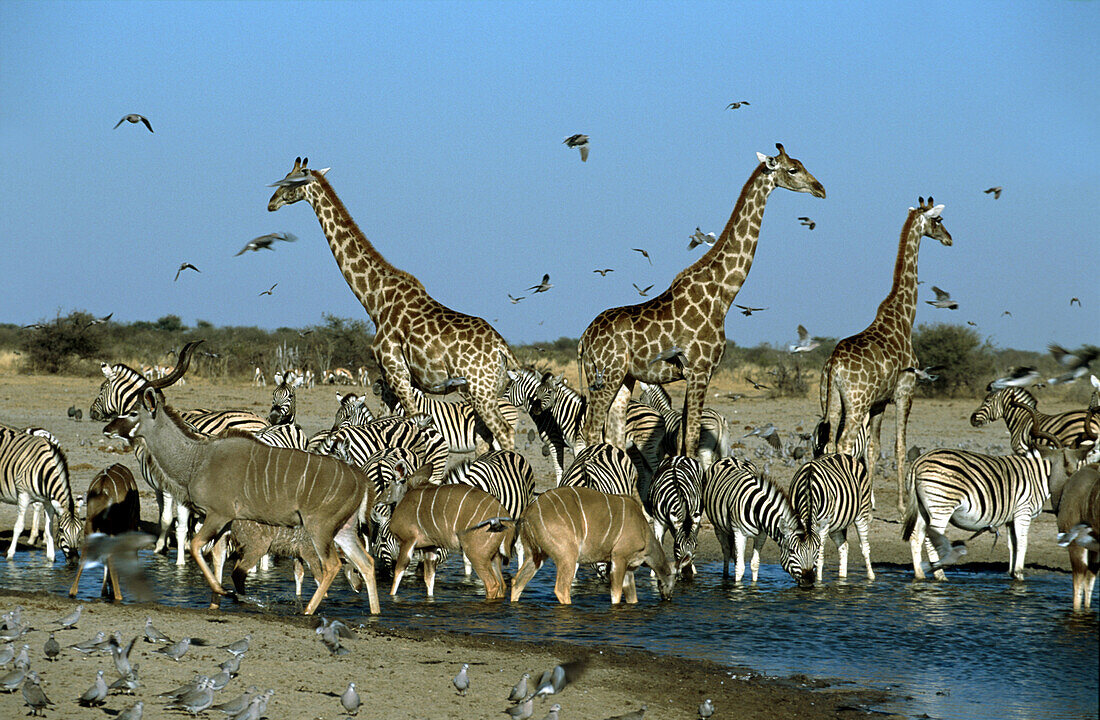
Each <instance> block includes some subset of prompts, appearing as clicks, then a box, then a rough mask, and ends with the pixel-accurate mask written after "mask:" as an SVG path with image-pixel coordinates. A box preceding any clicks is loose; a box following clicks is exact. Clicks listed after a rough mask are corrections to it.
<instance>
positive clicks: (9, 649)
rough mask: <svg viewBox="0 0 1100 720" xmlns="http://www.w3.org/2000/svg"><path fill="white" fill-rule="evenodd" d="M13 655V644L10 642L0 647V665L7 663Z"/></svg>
mask: <svg viewBox="0 0 1100 720" xmlns="http://www.w3.org/2000/svg"><path fill="white" fill-rule="evenodd" d="M13 657H15V646H14V645H12V644H11V643H8V644H6V645H4V647H2V648H0V665H7V664H8V663H10V662H11V660H12V658H13Z"/></svg>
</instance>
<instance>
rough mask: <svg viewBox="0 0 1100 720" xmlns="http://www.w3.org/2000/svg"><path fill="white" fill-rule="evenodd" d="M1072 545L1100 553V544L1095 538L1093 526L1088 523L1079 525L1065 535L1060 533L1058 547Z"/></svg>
mask: <svg viewBox="0 0 1100 720" xmlns="http://www.w3.org/2000/svg"><path fill="white" fill-rule="evenodd" d="M1070 545H1080V546H1081V547H1083V548H1085V549H1086V550H1091V551H1093V552H1098V551H1100V543H1098V542H1097V540H1096V538H1095V537H1094V536H1093V534H1092V526H1091V525H1089V524H1088V523H1079V524H1077V525H1074V526H1073V527H1071V528H1070V529H1069V530H1066V531H1065V532H1064V533H1058V546H1059V547H1069V546H1070Z"/></svg>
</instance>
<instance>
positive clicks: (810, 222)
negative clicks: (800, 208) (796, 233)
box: [798, 217, 817, 230]
mask: <svg viewBox="0 0 1100 720" xmlns="http://www.w3.org/2000/svg"><path fill="white" fill-rule="evenodd" d="M798 221H799V223H801V224H802V225H805V226H806V227H808V228H810V229H811V230H813V229H814V228H815V227H817V223H815V222H814V221H813V220H811V219H810V218H808V217H800V218H798Z"/></svg>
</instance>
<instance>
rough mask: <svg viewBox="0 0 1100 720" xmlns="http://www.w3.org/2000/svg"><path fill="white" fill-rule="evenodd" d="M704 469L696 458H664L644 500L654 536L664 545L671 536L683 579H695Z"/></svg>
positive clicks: (678, 568)
mask: <svg viewBox="0 0 1100 720" xmlns="http://www.w3.org/2000/svg"><path fill="white" fill-rule="evenodd" d="M702 496H703V468H702V466H701V465H700V464H699V461H698V460H696V459H695V458H687V457H683V456H680V455H673V456H672V457H667V458H665V459H664V460H663V461H661V464H660V465H658V466H657V471H656V473H655V475H654V478H653V483H652V484H651V485H650V486H649V492H648V493H647V494H646V495H645V496H643V497H644V499H645V509H646V511H647V512H648V513H649V515H650V517H652V518H653V534H654V535H655V536H656V537H657V540H658V541H660V542H664V536H665V533H666V532H667V533H671V534H672V554H673V556H674V557H675V558H676V570H677V571H678V572H680V573H681V574H682V575H683V577H684V578H685V579H690V578H691V577H693V576H694V575H695V564H694V562H693V556H694V554H695V549H696V547H697V546H698V545H699V523H700V522H701V521H702V519H703V497H702Z"/></svg>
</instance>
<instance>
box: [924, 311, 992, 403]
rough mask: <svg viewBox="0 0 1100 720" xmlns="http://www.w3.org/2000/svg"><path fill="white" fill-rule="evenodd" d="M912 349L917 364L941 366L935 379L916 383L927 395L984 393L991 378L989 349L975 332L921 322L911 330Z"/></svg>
mask: <svg viewBox="0 0 1100 720" xmlns="http://www.w3.org/2000/svg"><path fill="white" fill-rule="evenodd" d="M913 350H914V352H915V353H916V355H917V361H918V362H919V363H920V365H921V367H922V368H923V367H930V366H933V365H941V366H942V368H941V369H939V370H936V371H933V372H932V374H933V375H939V379H937V380H936V381H935V382H932V383H927V382H919V383H918V384H917V387H918V391H919V392H920V394H921V395H924V396H927V397H959V396H964V397H973V396H981V395H983V394H984V393H985V386H986V385H987V384H988V383H989V381H990V380H991V379H992V377H993V370H994V367H993V350H992V348H991V347H990V346H989V344H988V343H985V342H982V340H981V339H980V338H979V337H978V333H977V332H975V331H974V330H972V329H970V328H968V327H964V326H962V325H948V324H946V323H937V324H936V325H921V326H919V327H918V328H917V330H916V332H914V333H913Z"/></svg>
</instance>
